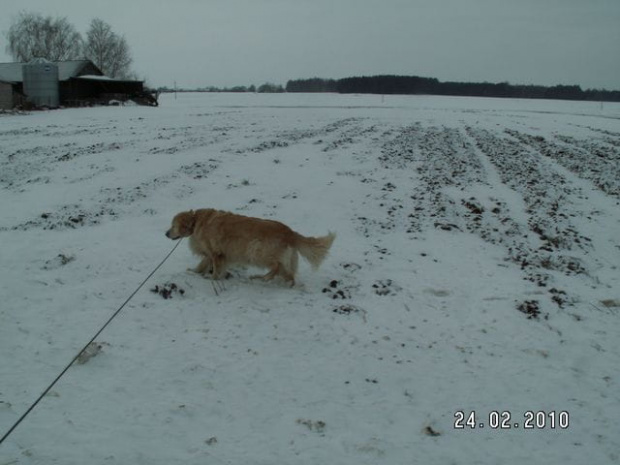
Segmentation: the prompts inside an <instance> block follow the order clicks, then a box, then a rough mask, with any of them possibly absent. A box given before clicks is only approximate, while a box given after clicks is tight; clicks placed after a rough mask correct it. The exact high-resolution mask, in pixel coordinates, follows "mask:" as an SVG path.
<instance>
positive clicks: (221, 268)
mask: <svg viewBox="0 0 620 465" xmlns="http://www.w3.org/2000/svg"><path fill="white" fill-rule="evenodd" d="M212 260H213V279H221V278H222V276H225V272H226V257H225V256H224V254H223V253H218V254H213V258H212Z"/></svg>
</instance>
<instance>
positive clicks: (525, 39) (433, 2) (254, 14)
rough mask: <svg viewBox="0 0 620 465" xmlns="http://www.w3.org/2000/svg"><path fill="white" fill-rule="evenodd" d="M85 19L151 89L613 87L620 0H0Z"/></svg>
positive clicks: (7, 12)
mask: <svg viewBox="0 0 620 465" xmlns="http://www.w3.org/2000/svg"><path fill="white" fill-rule="evenodd" d="M21 10H26V11H36V12H40V13H43V14H45V15H53V16H66V17H67V18H68V19H69V21H70V22H71V23H73V24H74V25H75V26H76V28H77V29H78V30H79V31H80V32H82V33H83V34H84V33H85V32H86V29H87V28H88V25H89V23H90V20H91V19H92V18H95V17H97V18H101V19H103V20H104V21H106V22H108V23H110V24H111V25H112V28H113V30H114V31H115V32H117V33H119V34H124V35H125V37H126V38H127V40H128V42H129V45H130V47H131V50H132V53H133V57H134V64H133V68H134V70H135V71H136V72H137V73H138V75H139V76H141V77H143V78H146V79H147V83H148V84H149V85H153V86H161V85H168V86H172V85H173V84H174V82H175V81H176V82H177V84H178V85H179V86H180V87H197V86H200V87H202V86H208V85H214V86H234V85H250V84H255V85H260V84H262V83H264V82H274V83H277V84H282V85H284V84H286V81H287V80H289V79H297V78H309V77H315V76H318V77H324V78H341V77H347V76H359V75H372V74H404V75H417V76H425V77H436V78H438V79H440V80H442V81H489V82H502V81H508V82H510V83H513V84H542V85H555V84H579V85H581V86H582V87H583V88H584V89H585V88H607V89H614V90H620V0H106V1H100V0H0V12H1V14H0V33H1V37H0V62H4V61H11V60H10V56H9V55H8V54H7V53H6V51H5V47H6V39H5V36H4V33H5V32H6V31H7V30H8V28H9V26H10V23H11V20H12V19H13V18H14V17H15V16H16V15H17V14H18V13H19V11H21Z"/></svg>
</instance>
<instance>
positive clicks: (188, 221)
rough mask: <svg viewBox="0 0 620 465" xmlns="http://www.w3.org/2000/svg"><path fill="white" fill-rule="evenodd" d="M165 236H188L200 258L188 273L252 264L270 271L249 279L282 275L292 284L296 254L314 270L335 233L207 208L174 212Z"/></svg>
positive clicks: (218, 272)
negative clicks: (306, 231) (307, 231)
mask: <svg viewBox="0 0 620 465" xmlns="http://www.w3.org/2000/svg"><path fill="white" fill-rule="evenodd" d="M166 237H168V238H170V239H173V240H177V239H180V238H182V237H189V247H190V249H191V250H192V252H194V253H195V254H196V255H198V256H200V257H202V260H201V262H200V263H199V264H198V266H197V267H196V268H193V269H190V271H194V272H196V273H199V274H202V275H204V276H206V274H207V273H209V272H211V273H212V278H213V279H220V278H222V277H224V276H226V274H225V273H226V269H227V268H228V266H229V265H252V266H256V267H259V268H268V269H269V272H268V273H267V274H265V275H258V276H252V278H260V279H263V280H265V281H268V280H271V279H273V278H274V277H276V276H281V277H282V278H283V279H284V280H285V281H287V282H289V283H290V284H291V286H293V285H295V273H296V272H297V262H298V255H297V254H298V252H299V253H300V254H301V256H302V257H304V258H305V259H306V260H307V261H308V263H310V265H311V266H312V268H313V269H315V270H316V269H317V268H318V267H319V266H320V265H321V263H322V262H323V260H324V259H325V256H326V255H327V252H328V251H329V249H330V247H331V245H332V242H334V239H335V238H336V235H335V234H334V233H331V232H330V233H329V234H328V235H327V236H323V237H304V236H302V235H301V234H298V233H296V232H295V231H293V230H292V229H291V228H289V227H288V226H286V225H285V224H282V223H280V222H279V221H273V220H265V219H260V218H252V217H248V216H242V215H236V214H234V213H230V212H225V211H220V210H214V209H211V208H206V209H200V210H195V211H194V210H190V211H186V212H181V213H179V214H177V215H176V216H175V217H174V218H173V220H172V226H171V228H170V229H169V230H168V231H167V232H166Z"/></svg>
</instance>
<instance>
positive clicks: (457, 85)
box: [286, 75, 620, 102]
mask: <svg viewBox="0 0 620 465" xmlns="http://www.w3.org/2000/svg"><path fill="white" fill-rule="evenodd" d="M286 91H287V92H337V93H341V94H381V95H389V94H399V95H420V94H424V95H449V96H467V97H503V98H532V99H558V100H590V101H606V102H620V91H608V90H593V89H588V90H582V89H581V87H580V86H564V85H558V86H553V87H546V86H535V85H513V84H509V83H507V82H502V83H499V84H493V83H488V82H483V83H474V82H440V81H439V80H437V79H435V78H424V77H418V76H392V75H387V76H369V77H349V78H344V79H338V80H335V79H321V78H312V79H297V80H291V81H288V83H287V84H286Z"/></svg>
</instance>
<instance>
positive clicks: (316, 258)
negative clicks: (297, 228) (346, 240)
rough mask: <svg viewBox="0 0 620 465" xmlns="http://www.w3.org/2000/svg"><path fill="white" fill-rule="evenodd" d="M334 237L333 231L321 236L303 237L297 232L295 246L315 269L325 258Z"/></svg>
mask: <svg viewBox="0 0 620 465" xmlns="http://www.w3.org/2000/svg"><path fill="white" fill-rule="evenodd" d="M334 239H336V233H333V232H330V233H329V234H328V235H327V236H323V237H304V236H302V235H301V234H297V237H296V241H295V248H296V249H297V251H298V252H299V253H300V254H301V256H302V257H304V258H305V259H306V260H308V263H310V265H311V266H312V269H313V270H316V269H317V268H318V267H319V266H321V263H323V260H325V257H326V256H327V252H329V249H330V247H331V246H332V242H334Z"/></svg>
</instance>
